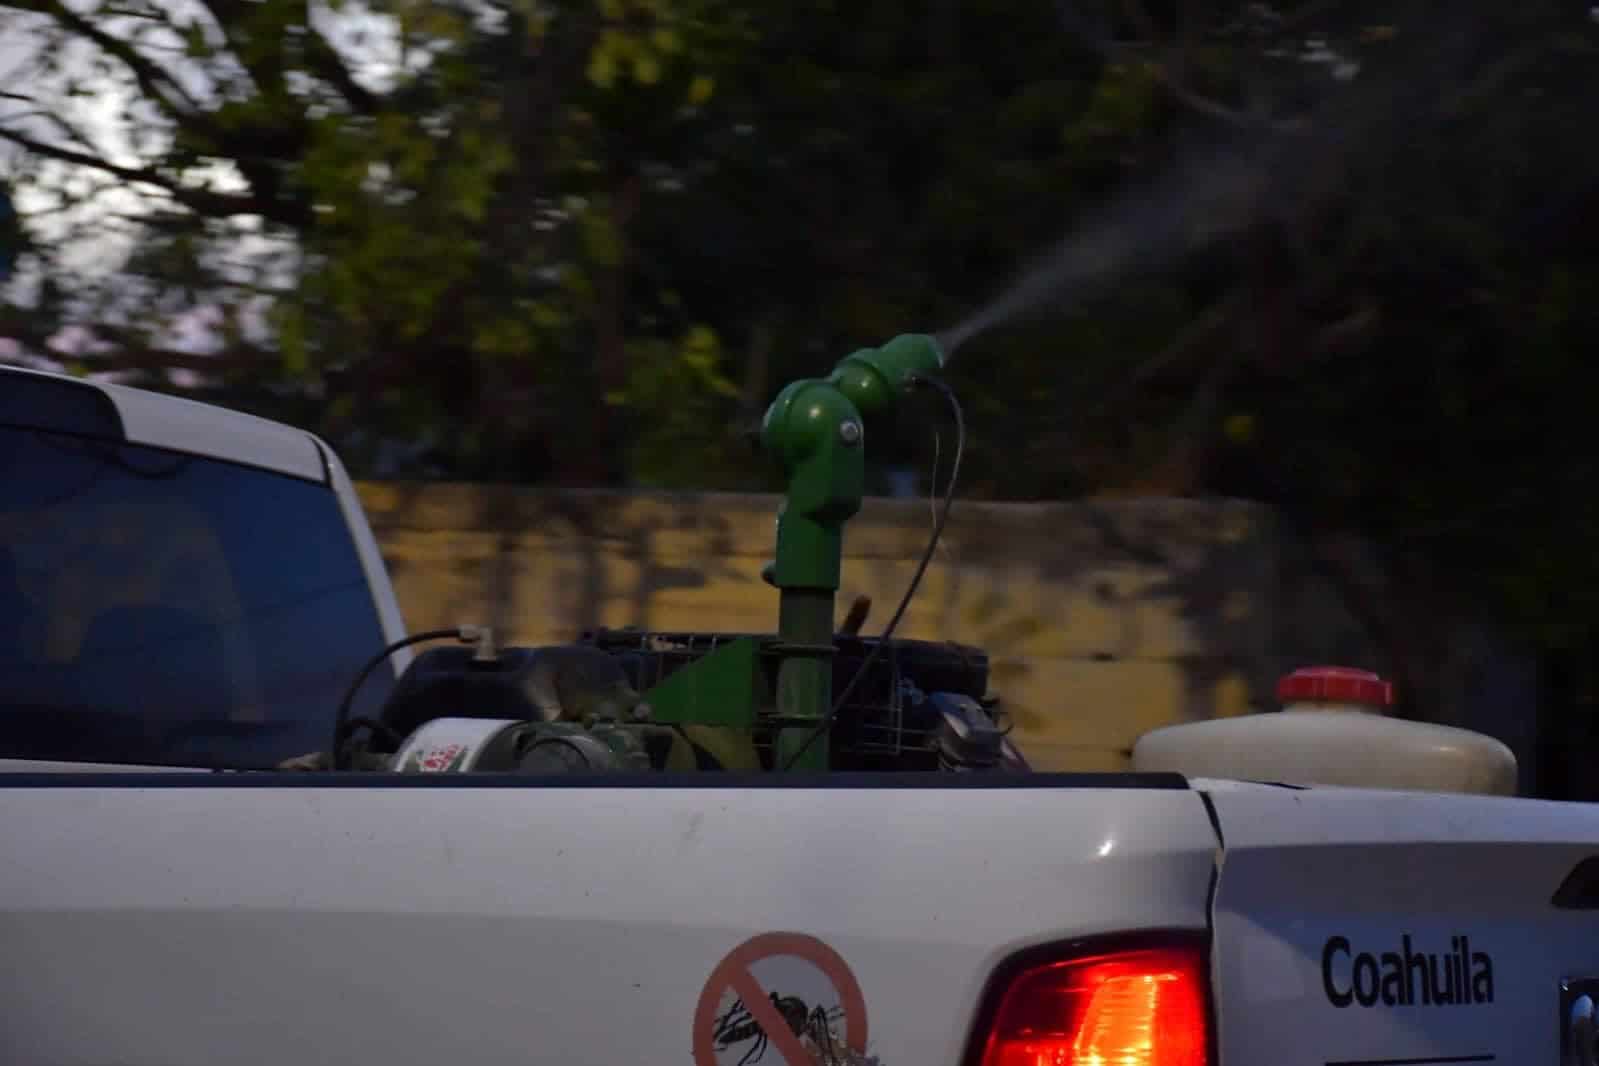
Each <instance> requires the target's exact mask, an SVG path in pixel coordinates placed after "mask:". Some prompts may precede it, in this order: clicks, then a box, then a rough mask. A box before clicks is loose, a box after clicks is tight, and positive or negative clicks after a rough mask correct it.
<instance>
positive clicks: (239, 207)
mask: <svg viewBox="0 0 1599 1066" xmlns="http://www.w3.org/2000/svg"><path fill="white" fill-rule="evenodd" d="M0 140H5V141H9V142H11V143H12V144H14V145H16V146H17V147H19V148H21V149H23V150H24V151H27V152H30V153H32V154H34V155H37V156H42V157H43V158H46V159H53V160H55V161H56V162H58V163H70V164H72V165H73V166H80V167H88V168H90V169H92V170H98V171H100V172H102V173H104V174H110V175H112V176H113V177H118V178H121V179H123V180H124V181H129V182H134V183H136V184H140V185H153V186H155V187H156V188H158V189H161V190H162V191H164V192H166V193H167V194H168V195H169V196H171V197H172V198H173V199H174V200H176V201H177V202H178V203H180V204H182V205H184V206H185V207H187V208H189V209H190V210H192V211H196V212H198V213H200V214H204V215H211V216H221V217H232V216H235V215H260V216H262V217H263V218H272V219H274V221H276V220H277V219H276V217H275V216H274V215H273V213H272V212H271V211H270V210H269V205H266V204H263V203H262V202H261V201H260V200H259V199H257V198H256V197H253V196H239V195H236V194H233V193H221V192H212V191H210V190H209V189H196V188H193V187H192V186H188V185H184V184H183V183H182V182H181V181H179V180H177V179H175V178H169V177H166V176H165V175H162V174H156V173H154V172H152V171H149V170H141V169H137V168H133V167H124V166H118V165H117V164H115V163H111V162H108V161H107V160H104V159H101V158H100V157H99V156H95V155H90V154H88V153H86V152H79V151H74V150H73V149H71V148H60V147H57V146H55V145H51V144H44V143H43V142H41V141H36V140H34V139H33V138H32V137H27V136H24V135H23V134H20V133H17V132H16V131H14V130H8V129H5V128H4V127H0Z"/></svg>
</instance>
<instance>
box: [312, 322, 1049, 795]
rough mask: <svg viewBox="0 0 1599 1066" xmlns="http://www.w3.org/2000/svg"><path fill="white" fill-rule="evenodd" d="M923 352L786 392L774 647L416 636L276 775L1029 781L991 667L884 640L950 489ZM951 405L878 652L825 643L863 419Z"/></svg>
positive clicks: (771, 577) (779, 436) (863, 605)
mask: <svg viewBox="0 0 1599 1066" xmlns="http://www.w3.org/2000/svg"><path fill="white" fill-rule="evenodd" d="M942 366H943V355H942V352H941V350H940V348H939V345H938V342H937V341H936V340H935V339H934V338H932V337H929V336H925V335H920V334H906V335H902V336H900V337H896V338H895V339H894V340H892V341H890V342H889V343H888V344H886V345H884V346H882V347H881V348H872V349H863V350H861V351H857V352H854V353H852V354H851V355H848V356H846V357H845V358H844V359H842V360H840V362H839V363H838V365H837V366H836V367H835V368H834V369H833V371H832V373H831V374H830V375H828V376H827V377H826V378H821V379H810V380H804V381H796V382H794V383H792V384H790V385H789V386H787V387H786V388H784V389H783V390H782V392H780V393H779V394H778V396H777V398H776V399H775V400H774V401H773V402H772V404H771V406H770V407H769V408H768V410H767V412H766V417H765V419H764V421H763V422H762V426H761V439H762V443H763V444H764V445H765V447H766V449H767V450H768V451H769V452H770V453H771V454H772V455H773V457H774V458H775V459H776V460H777V462H778V463H779V464H781V466H782V469H783V471H784V474H785V476H786V479H787V486H786V492H785V498H784V502H783V505H782V507H781V508H780V510H779V513H778V516H777V545H776V552H775V555H774V559H773V561H772V562H771V563H768V564H767V566H766V567H765V569H764V571H763V577H764V578H765V580H766V581H767V582H768V583H769V584H771V585H772V586H774V587H775V588H776V589H777V590H778V599H779V605H778V626H777V632H776V633H775V634H740V633H659V632H645V631H641V630H637V629H622V630H609V629H602V630H594V631H590V632H586V633H584V634H582V635H581V636H580V637H579V639H578V640H577V641H575V642H573V643H571V644H562V645H555V646H547V647H537V648H520V647H500V646H498V645H497V643H496V640H495V634H494V633H492V632H491V631H489V630H486V629H483V628H481V627H474V626H463V627H460V628H458V629H443V630H432V631H428V632H425V633H417V634H413V635H412V636H410V637H407V638H406V639H405V640H404V641H400V642H398V643H396V644H395V645H393V646H391V647H389V648H387V649H384V650H383V652H382V653H381V654H379V655H378V656H376V657H374V659H373V660H372V661H371V662H369V663H368V664H367V666H366V669H365V670H363V671H362V673H361V674H360V675H359V676H358V677H357V678H356V679H355V682H354V684H352V686H351V688H350V691H349V692H348V693H347V695H346V698H345V701H344V704H343V705H342V706H341V707H340V708H339V711H338V714H337V716H336V721H335V727H334V733H333V737H332V744H331V748H330V753H331V758H330V756H329V755H317V756H308V757H305V758H303V759H298V760H291V762H290V763H286V764H284V768H286V769H327V768H329V765H330V761H331V768H332V769H335V770H365V771H380V772H398V773H520V774H559V773H574V772H591V773H592V772H601V773H618V772H628V771H638V772H644V773H648V772H661V771H676V772H693V771H732V772H763V771H785V770H803V771H811V772H828V771H833V772H839V771H851V770H854V771H882V770H932V771H951V772H981V771H1025V770H1026V769H1027V768H1028V767H1027V764H1026V761H1025V760H1024V758H1023V757H1022V755H1021V754H1020V752H1019V751H1017V749H1016V747H1015V746H1014V745H1013V744H1012V743H1011V742H1010V741H1009V740H1008V739H1007V737H1006V733H1007V732H1008V730H1007V728H1006V727H1005V719H1004V716H1003V715H1002V714H1001V713H1000V711H999V710H998V701H997V700H996V699H994V698H991V697H990V696H989V695H988V692H987V689H988V679H989V678H988V657H987V655H985V654H984V653H983V652H982V651H981V650H980V649H978V648H972V647H967V646H964V645H959V644H953V643H941V642H932V641H916V640H899V639H895V638H894V635H893V634H894V630H895V628H896V627H897V626H898V624H899V622H900V619H901V618H902V617H903V615H904V612H905V609H906V607H907V606H908V605H909V602H910V600H911V598H912V596H914V594H915V591H916V588H917V586H918V584H919V583H920V581H921V577H922V574H923V573H924V572H925V571H926V568H927V564H928V563H929V561H930V560H931V558H932V555H933V551H934V550H935V548H936V546H937V541H938V536H939V534H940V533H941V532H942V530H943V527H944V522H945V520H946V519H947V517H948V513H949V506H950V502H951V500H952V499H953V490H954V485H955V479H956V478H957V477H958V475H959V470H960V457H961V452H962V445H963V438H964V425H963V423H962V419H961V411H960V405H959V403H958V402H957V401H956V400H955V397H954V395H953V393H951V392H950V390H949V388H948V387H947V386H946V385H944V384H943V383H942V382H941V381H939V380H938V379H937V378H936V377H934V376H933V375H934V374H935V373H936V372H937V371H938V370H939V369H940V368H941V367H942ZM916 388H931V389H933V390H935V391H938V392H940V393H942V394H943V395H944V397H945V399H946V400H947V401H948V402H949V405H950V409H951V412H952V414H953V417H954V419H955V422H956V438H957V446H956V453H955V460H954V469H953V471H952V473H951V477H950V484H949V489H948V490H947V493H946V495H945V497H944V500H943V503H942V507H941V509H940V511H939V513H938V516H937V520H936V522H935V524H934V528H933V534H932V537H931V539H930V541H929V543H928V545H927V548H926V551H925V552H924V553H923V556H922V558H921V561H920V565H919V566H918V568H917V570H916V573H915V576H914V577H913V579H912V581H911V583H910V586H909V587H908V588H907V589H906V591H905V594H904V597H903V598H902V599H901V601H900V602H899V604H898V607H897V609H896V610H895V613H894V615H893V617H892V618H891V619H890V620H889V622H888V624H887V625H886V626H885V628H884V630H883V633H882V635H881V636H879V637H863V636H861V635H860V634H859V629H860V626H861V624H862V623H863V622H864V619H865V615H866V612H867V609H868V608H869V602H868V601H865V600H864V598H863V599H858V600H857V601H856V602H855V604H854V605H853V606H852V609H851V611H850V614H849V618H848V619H847V620H846V621H845V623H844V624H843V626H841V627H837V628H835V623H834V610H835V598H836V596H837V592H838V588H839V579H840V570H841V564H842V558H843V531H844V524H845V523H846V522H847V521H848V520H849V519H850V518H851V517H853V516H854V515H855V514H856V513H857V512H858V511H859V509H860V506H861V501H862V497H863V495H864V491H865V474H866V466H865V439H866V427H865V422H866V419H868V418H870V417H871V416H873V415H875V414H878V413H880V412H883V411H885V410H887V409H888V408H889V407H891V406H892V405H893V404H894V402H895V401H896V399H897V398H898V397H899V396H900V395H902V394H904V393H905V392H907V391H909V390H912V389H916ZM440 639H453V640H455V641H456V642H457V643H456V644H455V645H454V646H450V645H444V646H439V647H435V648H431V649H429V650H427V651H425V652H423V653H421V654H420V655H418V656H417V657H416V658H415V660H413V662H412V663H411V665H410V666H409V667H408V668H407V669H406V671H405V672H404V673H403V674H402V675H401V677H400V678H399V680H398V682H397V683H396V685H395V688H394V690H393V691H392V693H391V694H390V696H389V698H388V700H387V701H386V702H385V704H384V705H383V707H382V709H381V711H380V712H379V714H378V716H377V717H376V718H372V719H368V718H355V719H351V718H349V707H350V705H351V703H352V702H353V700H354V696H355V693H356V691H357V689H358V688H359V686H360V684H361V683H362V681H364V680H365V678H366V677H367V676H368V675H369V674H370V673H371V672H372V670H374V669H376V668H377V666H378V665H380V664H381V663H382V662H383V661H384V660H385V659H386V657H387V656H388V655H390V654H392V653H393V652H394V651H395V650H397V649H398V648H400V647H403V646H405V645H408V644H418V643H422V642H424V641H428V640H440Z"/></svg>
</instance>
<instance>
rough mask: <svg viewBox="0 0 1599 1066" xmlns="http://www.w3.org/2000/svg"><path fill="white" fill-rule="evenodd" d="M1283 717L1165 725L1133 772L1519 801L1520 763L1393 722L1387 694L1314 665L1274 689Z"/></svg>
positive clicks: (1468, 739) (1346, 672)
mask: <svg viewBox="0 0 1599 1066" xmlns="http://www.w3.org/2000/svg"><path fill="white" fill-rule="evenodd" d="M1277 698H1278V700H1279V701H1280V702H1281V703H1282V705H1283V708H1282V710H1280V711H1277V712H1274V713H1267V714H1251V715H1244V716H1242V717H1239V718H1218V719H1214V720H1211V721H1204V722H1189V723H1185V724H1183V725H1173V726H1166V727H1164V728H1162V729H1155V730H1151V731H1150V732H1148V733H1145V734H1144V735H1143V736H1141V737H1139V739H1138V742H1137V743H1136V744H1134V746H1133V769H1134V770H1136V771H1141V772H1147V771H1165V772H1176V773H1180V774H1184V775H1186V776H1188V777H1213V778H1223V779H1231V780H1239V781H1273V782H1281V783H1284V784H1298V785H1339V786H1347V787H1354V788H1379V789H1397V790H1404V791H1421V792H1471V793H1480V794H1485V795H1499V796H1513V795H1515V794H1516V757H1515V755H1514V754H1512V752H1511V751H1510V749H1509V748H1508V747H1506V746H1505V745H1504V744H1503V743H1501V742H1500V741H1498V740H1496V739H1494V738H1493V737H1489V736H1484V735H1483V734H1481V733H1476V732H1472V731H1471V730H1469V729H1458V728H1455V727H1453V726H1444V725H1432V724H1429V723H1425V722H1410V721H1405V720H1403V719H1398V718H1390V717H1388V716H1387V714H1386V712H1387V710H1388V708H1389V707H1391V706H1392V705H1393V700H1394V693H1393V686H1392V685H1390V684H1389V683H1388V682H1387V681H1385V680H1383V679H1382V678H1381V677H1379V676H1378V675H1376V674H1374V673H1371V672H1369V671H1366V670H1352V669H1349V668H1348V667H1340V666H1317V667H1307V668H1305V669H1302V670H1295V671H1294V672H1293V673H1291V674H1289V675H1287V676H1286V677H1284V678H1283V679H1282V680H1281V681H1279V682H1278V684H1277Z"/></svg>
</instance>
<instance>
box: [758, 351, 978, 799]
mask: <svg viewBox="0 0 1599 1066" xmlns="http://www.w3.org/2000/svg"><path fill="white" fill-rule="evenodd" d="M910 383H911V385H913V386H924V387H926V388H930V389H936V390H938V391H939V392H940V393H942V394H943V396H944V400H945V402H947V403H948V404H949V410H950V414H951V416H952V417H953V418H954V420H955V461H954V463H953V464H952V465H951V467H950V471H949V484H948V485H946V486H945V488H944V505H943V507H941V508H939V512H938V518H937V519H936V520H934V522H933V533H932V536H930V537H929V538H928V540H927V548H926V550H925V551H923V552H922V558H921V561H920V562H918V563H917V564H916V573H914V574H913V575H911V581H910V584H909V585H907V586H906V587H905V594H904V595H903V596H901V597H900V601H899V606H898V607H897V608H895V609H894V617H892V618H890V619H889V620H888V625H886V626H884V627H883V632H882V635H881V636H879V637H878V638H877V644H876V646H874V647H873V648H872V650H871V651H870V652H869V653H867V656H866V658H865V659H864V660H862V661H861V665H860V666H859V667H858V668H856V670H855V676H854V677H851V678H850V679H849V684H847V685H845V686H844V691H843V692H841V693H839V697H838V699H837V700H836V701H835V702H834V704H833V708H832V710H830V711H828V712H827V716H826V717H825V718H823V719H822V720H821V721H820V722H818V723H817V724H816V728H815V729H813V730H811V732H810V733H809V734H808V735H807V736H806V737H805V742H804V743H803V744H801V745H800V746H799V749H798V750H797V751H795V752H794V754H793V755H790V756H789V758H788V761H787V762H785V763H784V764H783V769H784V770H790V769H792V768H793V766H794V764H795V763H796V762H798V761H799V758H800V756H801V755H804V754H805V752H806V751H807V750H809V748H810V746H811V745H812V744H814V743H815V742H816V740H817V738H818V737H820V736H821V735H822V734H823V733H826V732H827V731H828V730H829V729H830V728H832V725H833V722H834V721H835V720H836V719H837V718H838V712H839V711H841V710H843V708H844V704H845V702H846V701H848V700H849V697H850V693H852V692H854V691H855V686H856V685H858V684H860V682H861V679H862V678H864V677H865V676H866V671H868V670H869V669H871V666H872V663H873V662H875V661H876V660H877V657H878V655H880V654H881V653H882V651H883V648H884V647H885V646H887V645H888V643H889V638H891V637H892V636H893V635H894V630H895V629H896V628H898V626H899V621H900V619H901V618H903V617H904V616H905V609H906V608H908V607H909V606H910V604H911V599H912V598H913V597H914V596H915V595H916V589H917V586H919V585H920V584H921V583H922V575H923V574H925V573H926V572H927V566H928V564H929V563H931V562H932V561H933V553H934V552H935V551H937V550H938V541H939V538H940V537H942V536H943V535H944V524H945V523H946V522H947V521H949V509H950V506H951V505H952V504H953V503H954V502H955V485H956V483H957V482H958V481H959V480H960V475H961V456H962V455H963V454H964V453H965V451H966V418H965V415H963V414H962V412H961V404H960V400H959V399H957V398H956V396H955V390H953V389H951V388H950V387H949V386H948V385H947V384H945V383H944V382H942V381H940V380H939V379H937V378H930V377H922V376H921V375H916V376H914V377H912V378H911V380H910Z"/></svg>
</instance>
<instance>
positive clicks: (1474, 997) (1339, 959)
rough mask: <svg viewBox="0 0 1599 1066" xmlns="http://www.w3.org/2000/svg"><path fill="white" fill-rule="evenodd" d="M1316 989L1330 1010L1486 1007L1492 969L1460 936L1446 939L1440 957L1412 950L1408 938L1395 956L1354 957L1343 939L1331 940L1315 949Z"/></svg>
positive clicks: (1485, 956) (1392, 953) (1360, 954)
mask: <svg viewBox="0 0 1599 1066" xmlns="http://www.w3.org/2000/svg"><path fill="white" fill-rule="evenodd" d="M1321 986H1322V988H1324V989H1325V990H1326V992H1327V1001H1328V1002H1329V1003H1331V1004H1332V1005H1333V1006H1335V1007H1347V1006H1349V1005H1350V1004H1353V1003H1358V1004H1360V1005H1361V1006H1362V1007H1375V1006H1377V1005H1378V1004H1379V1003H1380V1004H1382V1005H1383V1006H1385V1007H1400V1006H1410V1005H1412V1004H1425V1005H1428V1006H1447V1005H1449V1004H1465V1005H1470V1004H1474V1003H1492V1002H1493V1001H1494V963H1493V960H1492V959H1490V958H1489V957H1488V954H1487V952H1483V951H1472V950H1471V943H1470V940H1469V939H1468V938H1467V937H1464V936H1454V937H1450V938H1449V950H1448V951H1447V952H1444V953H1442V954H1433V953H1431V952H1421V951H1415V950H1412V948H1411V946H1410V934H1409V933H1406V934H1405V935H1404V936H1402V937H1401V938H1400V950H1398V951H1384V952H1382V953H1381V954H1377V953H1374V952H1370V951H1362V952H1358V953H1357V952H1356V951H1354V949H1353V948H1351V947H1350V944H1349V938H1348V937H1343V936H1335V937H1331V938H1329V939H1328V941H1327V943H1326V945H1325V946H1324V947H1323V948H1322V949H1321Z"/></svg>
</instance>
